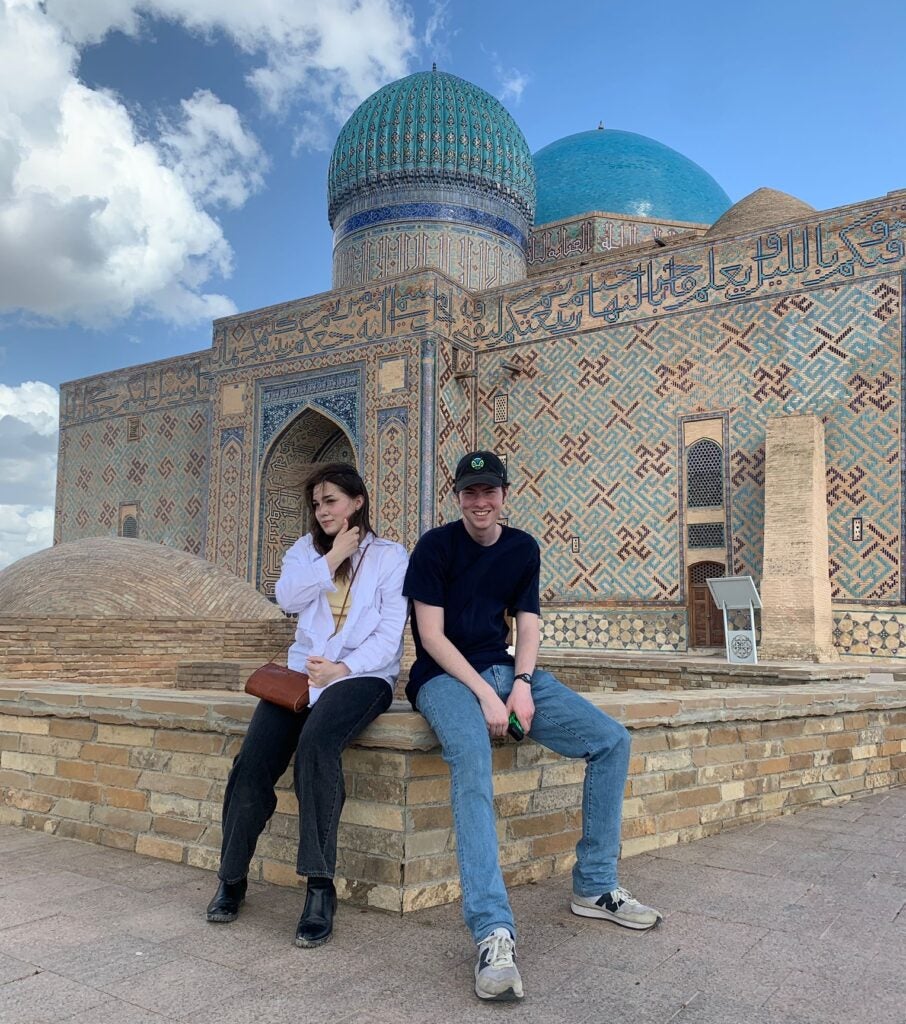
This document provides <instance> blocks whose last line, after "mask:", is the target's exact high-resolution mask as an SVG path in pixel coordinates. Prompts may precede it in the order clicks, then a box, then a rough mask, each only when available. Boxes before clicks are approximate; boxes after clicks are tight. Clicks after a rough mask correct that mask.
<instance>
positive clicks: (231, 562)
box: [212, 430, 243, 576]
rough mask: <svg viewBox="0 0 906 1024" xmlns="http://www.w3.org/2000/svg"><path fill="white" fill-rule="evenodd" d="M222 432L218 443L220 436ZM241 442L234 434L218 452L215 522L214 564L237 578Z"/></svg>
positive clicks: (224, 432)
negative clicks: (215, 553) (217, 498)
mask: <svg viewBox="0 0 906 1024" xmlns="http://www.w3.org/2000/svg"><path fill="white" fill-rule="evenodd" d="M226 433H227V431H225V430H224V431H222V432H221V440H222V439H223V434H226ZM242 463H243V451H242V440H241V438H239V437H237V436H236V434H235V432H234V433H233V436H231V437H229V438H228V440H227V441H226V443H225V444H223V446H222V449H221V452H220V503H219V507H218V510H217V515H216V516H215V517H212V518H213V519H214V522H215V523H216V530H217V539H216V541H215V543H216V545H217V564H218V565H222V566H223V567H224V568H225V569H229V570H230V572H232V573H235V574H236V575H237V576H238V575H239V519H240V516H239V504H240V501H241V498H242V487H241V484H242Z"/></svg>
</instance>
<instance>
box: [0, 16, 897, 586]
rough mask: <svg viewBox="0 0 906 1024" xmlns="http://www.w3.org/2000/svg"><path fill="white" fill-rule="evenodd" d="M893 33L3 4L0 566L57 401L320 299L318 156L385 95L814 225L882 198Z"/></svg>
mask: <svg viewBox="0 0 906 1024" xmlns="http://www.w3.org/2000/svg"><path fill="white" fill-rule="evenodd" d="M904 37H906V5H903V4H902V3H901V2H898V0H867V2H864V3H861V4H855V3H852V2H851V0H849V2H842V0H786V2H783V3H781V2H778V0H762V2H760V3H758V4H746V5H742V4H738V5H727V4H719V3H715V2H713V0H712V2H705V0H687V2H686V4H684V5H676V4H671V3H666V2H663V0H650V2H649V3H648V4H639V3H637V2H622V0H620V2H614V0H610V2H597V3H595V2H590V0H572V2H570V3H569V4H551V3H549V2H539V0H520V2H515V0H490V2H488V0H484V2H482V3H479V2H477V0H461V2H458V3H454V2H452V0H448V2H439V0H424V2H422V0H419V2H403V0H256V2H255V3H249V0H46V2H45V3H44V4H43V5H41V4H39V3H38V2H37V0H0V100H5V102H0V566H2V565H3V564H6V563H7V562H9V561H11V560H13V559H14V558H16V557H19V556H20V555H21V554H24V553H25V552H27V551H30V550H35V549H37V548H39V547H42V546H45V545H46V544H47V543H49V542H50V534H49V524H50V516H51V511H52V506H53V467H54V458H55V448H56V412H55V408H56V401H57V394H56V392H57V389H58V387H59V384H60V383H61V382H62V381H66V380H71V379H73V378H76V377H81V376H87V375H90V374H93V373H100V372H104V371H106V370H110V369H114V368H117V367H121V366H128V365H131V364H134V363H138V362H146V361H149V360H153V359H159V358H163V357H166V356H171V355H176V354H180V353H184V352H190V351H194V350H198V349H202V348H206V347H208V346H209V345H210V339H211V319H212V317H214V316H218V315H222V314H224V313H228V312H232V311H242V310H249V309H255V308H258V307H260V306H266V305H269V304H271V303H275V302H282V301H286V300H289V299H294V298H299V297H302V296H305V295H311V294H314V293H317V292H320V291H324V290H326V289H328V288H329V287H330V263H331V260H330V253H331V234H330V230H329V227H328V224H327V215H326V177H327V164H328V160H329V157H330V147H331V145H332V142H333V140H334V138H335V136H336V133H337V131H338V130H339V127H340V126H341V124H342V123H343V120H344V119H345V117H346V116H348V114H349V113H350V112H351V111H352V109H354V107H355V106H356V105H357V103H358V102H359V101H360V100H361V99H363V98H364V97H365V96H367V95H368V94H369V93H370V92H372V91H373V90H374V89H376V88H378V87H379V86H380V85H382V84H384V83H385V82H387V81H390V80H392V79H394V78H397V77H401V76H402V75H404V74H407V73H409V72H412V71H417V70H422V69H425V68H429V67H430V66H431V62H432V61H433V60H436V61H437V63H438V65H439V67H441V68H442V69H444V70H449V71H451V72H453V73H454V74H458V75H460V76H462V77H464V78H467V79H470V80H471V81H473V82H476V83H477V84H479V85H481V86H483V87H484V88H485V89H487V90H488V91H490V92H491V93H493V94H494V95H496V96H498V97H500V98H501V99H502V100H503V102H504V103H505V104H506V105H507V107H508V108H509V109H510V111H511V112H512V113H513V115H514V117H515V118H516V120H517V122H518V123H519V124H520V126H521V127H522V129H523V131H524V132H525V135H526V137H527V139H528V142H529V145H530V147H531V148H532V150H533V151H535V150H537V149H540V148H541V147H542V146H544V145H546V144H547V143H549V142H552V141H554V140H555V139H558V138H561V137H563V136H564V135H569V134H571V133H573V132H577V131H584V130H587V129H590V128H594V127H596V126H597V124H598V122H599V121H601V120H603V121H604V123H605V125H606V126H607V127H609V128H620V129H624V130H628V131H634V132H639V133H641V134H644V135H649V136H651V137H653V138H655V139H657V140H659V141H660V142H663V143H665V144H667V145H669V146H672V147H674V148H675V149H677V150H679V151H680V152H681V153H683V154H685V155H686V156H688V157H689V158H690V159H692V160H694V161H696V162H697V163H699V164H700V165H701V166H703V167H704V168H705V169H706V170H707V171H709V172H710V173H711V174H712V175H713V176H714V177H715V178H716V179H717V181H718V182H719V183H720V184H721V185H722V186H723V187H724V189H725V190H726V191H727V192H728V194H729V195H730V197H731V199H733V200H734V201H735V200H737V199H740V198H742V197H743V196H744V195H747V194H748V193H749V192H751V191H753V190H754V189H756V188H758V187H759V186H762V185H767V186H769V187H772V188H777V189H780V190H782V191H785V192H790V193H792V194H793V195H797V196H799V197H800V198H802V199H804V200H805V201H807V202H809V203H811V204H812V205H813V206H815V207H816V208H818V209H828V208H831V207H834V206H838V205H842V204H846V203H852V202H858V201H860V200H863V199H868V198H872V197H874V196H879V195H883V194H884V193H886V192H888V191H890V190H892V189H897V188H904V187H906V171H904V167H906V160H904V155H906V152H904V151H906V131H904V123H903V121H904V118H903V87H902V74H903V57H902V56H901V50H902V47H901V45H900V42H901V40H902V39H903V38H904Z"/></svg>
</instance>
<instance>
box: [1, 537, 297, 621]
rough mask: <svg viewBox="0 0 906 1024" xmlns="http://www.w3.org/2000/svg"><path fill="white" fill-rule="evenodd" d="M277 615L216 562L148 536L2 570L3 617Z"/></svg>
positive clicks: (76, 544) (78, 545) (103, 541)
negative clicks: (156, 541)
mask: <svg viewBox="0 0 906 1024" xmlns="http://www.w3.org/2000/svg"><path fill="white" fill-rule="evenodd" d="M16 615H23V616H29V617H35V616H42V617H43V616H47V617H52V618H70V619H74V618H80V619H81V618H137V619H207V620H211V619H222V620H225V621H230V622H233V621H248V620H254V619H280V618H282V617H283V613H282V612H281V611H280V609H279V608H277V607H276V605H273V604H271V602H270V601H268V600H267V598H265V597H262V596H261V594H259V593H258V591H257V590H255V588H254V587H253V586H251V585H250V584H249V583H246V582H244V581H243V580H240V579H238V578H237V577H236V576H234V575H233V574H232V573H230V572H227V570H226V569H222V568H221V567H220V566H219V565H213V564H212V563H211V562H206V561H205V560H204V559H203V558H196V557H195V555H190V554H187V553H186V552H185V551H177V550H175V548H169V547H166V546H165V545H163V544H154V543H152V542H151V541H145V540H131V539H127V538H125V537H89V538H86V539H84V540H75V541H70V542H69V543H67V544H59V545H57V546H56V547H52V548H45V550H44V551H38V552H36V553H35V554H33V555H27V556H26V557H25V558H20V559H19V561H18V562H13V564H12V565H10V566H7V567H6V568H5V569H4V570H2V572H0V616H16Z"/></svg>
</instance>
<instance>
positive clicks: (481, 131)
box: [327, 71, 535, 225]
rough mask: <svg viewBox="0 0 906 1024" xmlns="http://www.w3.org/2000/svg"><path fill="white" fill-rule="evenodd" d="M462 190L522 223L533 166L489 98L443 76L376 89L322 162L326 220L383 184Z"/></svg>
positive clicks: (530, 210)
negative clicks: (510, 208)
mask: <svg viewBox="0 0 906 1024" xmlns="http://www.w3.org/2000/svg"><path fill="white" fill-rule="evenodd" d="M422 184H428V185H440V186H447V185H451V186H456V187H463V186H466V187H469V188H473V189H478V190H479V191H480V192H489V193H491V194H492V195H495V196H497V197H499V198H501V199H504V200H506V201H508V202H510V203H512V204H513V205H514V206H515V207H516V208H517V209H518V210H519V211H520V212H521V213H522V214H524V215H525V216H526V217H527V218H528V221H529V223H531V220H532V216H533V214H534V210H535V169H534V164H533V163H532V154H531V150H530V149H529V147H528V143H527V142H526V141H525V136H524V135H523V134H522V132H521V131H520V129H519V126H518V125H517V124H516V122H515V121H514V120H513V118H512V117H511V116H510V115H509V113H508V112H507V110H506V108H505V107H504V106H503V105H502V104H501V103H500V102H499V101H498V100H496V99H495V98H494V97H493V96H491V95H490V94H489V93H487V92H485V91H484V89H480V88H479V87H478V86H477V85H472V84H471V82H466V81H464V80H463V79H462V78H457V77H456V76H455V75H450V74H447V73H446V72H443V71H420V72H418V73H417V74H414V75H409V76H408V78H402V79H400V80H399V81H398V82H391V83H390V84H389V85H385V86H384V87H383V88H382V89H378V91H377V92H376V93H374V95H373V96H370V97H369V98H368V99H367V100H365V101H364V103H362V104H361V105H360V106H359V107H358V109H357V110H356V111H355V112H354V113H353V115H352V117H350V118H349V120H348V121H347V122H346V124H345V125H344V126H343V129H342V131H341V132H340V136H339V138H338V139H337V143H336V146H335V147H334V151H333V156H332V157H331V160H330V171H329V174H328V179H327V190H328V198H329V208H328V215H329V217H330V222H331V224H332V225H333V223H334V215H335V214H336V213H337V211H338V210H340V208H341V207H343V206H344V204H346V203H347V202H348V201H349V200H351V199H358V198H360V197H364V196H368V195H370V194H372V193H374V194H376V195H379V194H380V192H381V191H382V190H383V189H384V188H385V187H386V186H388V185H389V186H395V185H404V186H419V185H422Z"/></svg>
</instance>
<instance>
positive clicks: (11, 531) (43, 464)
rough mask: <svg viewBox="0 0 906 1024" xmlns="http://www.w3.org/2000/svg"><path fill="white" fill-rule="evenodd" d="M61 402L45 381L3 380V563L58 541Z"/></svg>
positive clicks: (0, 551)
mask: <svg viewBox="0 0 906 1024" xmlns="http://www.w3.org/2000/svg"><path fill="white" fill-rule="evenodd" d="M59 402H60V397H59V395H58V393H57V391H56V389H55V388H52V387H51V386H50V385H49V384H44V383H43V382H41V381H26V382H25V383H24V384H20V385H19V386H18V387H8V386H7V385H5V384H0V567H2V566H4V565H8V564H9V563H10V562H14V561H16V559H18V558H22V557H23V556H24V555H27V554H30V553H31V552H32V551H39V550H40V549H41V548H46V547H49V546H50V544H51V543H52V542H53V504H54V487H55V481H56V465H57V427H58V422H59Z"/></svg>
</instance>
